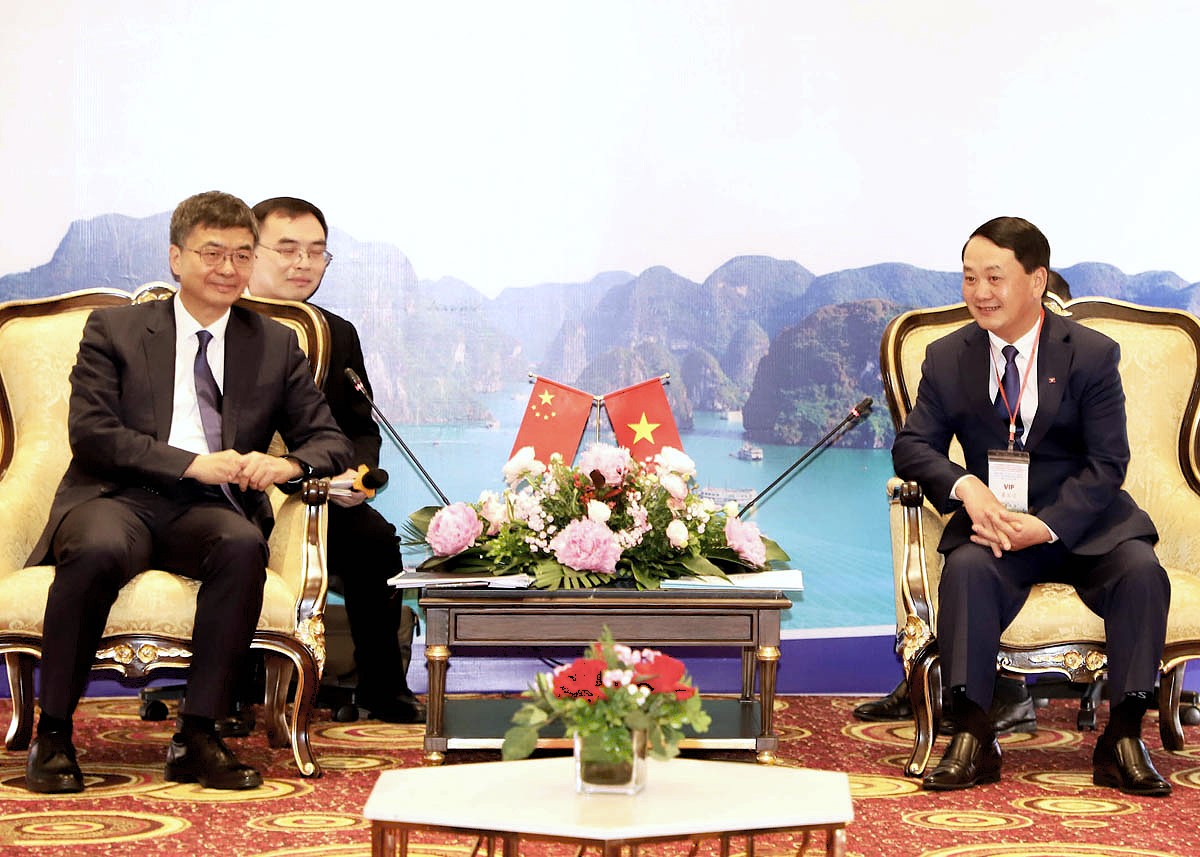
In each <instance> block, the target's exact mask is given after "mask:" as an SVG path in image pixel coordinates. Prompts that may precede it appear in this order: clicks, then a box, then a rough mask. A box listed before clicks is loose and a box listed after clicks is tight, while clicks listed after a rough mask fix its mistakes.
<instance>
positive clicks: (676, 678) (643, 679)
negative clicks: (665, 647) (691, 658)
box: [633, 651, 696, 700]
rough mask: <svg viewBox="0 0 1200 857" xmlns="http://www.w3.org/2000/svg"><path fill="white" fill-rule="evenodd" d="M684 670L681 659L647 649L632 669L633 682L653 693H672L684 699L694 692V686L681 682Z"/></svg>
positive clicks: (677, 697)
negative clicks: (642, 658)
mask: <svg viewBox="0 0 1200 857" xmlns="http://www.w3.org/2000/svg"><path fill="white" fill-rule="evenodd" d="M684 672H686V668H685V667H684V665H683V661H680V660H676V659H675V658H673V657H671V656H670V655H664V654H663V653H662V652H654V651H647V652H645V653H644V660H642V661H641V663H639V664H638V665H637V667H636V668H635V669H634V676H633V683H634V684H637V685H644V686H646V687H648V688H650V690H651V691H652V692H654V693H673V694H675V698H676V699H679V700H684V699H687V698H688V697H690V696H692V695H694V694H695V693H696V688H694V687H692V686H690V685H687V684H684V683H683V674H684Z"/></svg>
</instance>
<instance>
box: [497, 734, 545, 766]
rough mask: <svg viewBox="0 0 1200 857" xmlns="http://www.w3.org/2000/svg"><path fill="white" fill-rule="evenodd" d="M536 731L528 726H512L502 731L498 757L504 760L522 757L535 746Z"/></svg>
mask: <svg viewBox="0 0 1200 857" xmlns="http://www.w3.org/2000/svg"><path fill="white" fill-rule="evenodd" d="M537 739H538V732H537V730H536V729H533V728H531V727H528V726H514V727H513V728H511V729H509V730H508V731H507V732H505V733H504V743H503V744H502V745H501V746H500V757H501V758H502V759H504V761H506V762H511V761H513V760H514V759H524V758H525V757H526V756H528V755H529V754H530V753H532V752H533V751H534V750H535V749H536V748H537Z"/></svg>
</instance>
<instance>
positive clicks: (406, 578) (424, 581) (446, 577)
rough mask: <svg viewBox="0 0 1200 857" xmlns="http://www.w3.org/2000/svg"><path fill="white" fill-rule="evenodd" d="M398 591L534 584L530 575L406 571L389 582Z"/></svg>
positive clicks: (505, 587)
mask: <svg viewBox="0 0 1200 857" xmlns="http://www.w3.org/2000/svg"><path fill="white" fill-rule="evenodd" d="M388 583H389V584H390V585H391V586H394V587H396V588H397V589H421V588H424V587H427V586H428V587H439V588H441V587H448V586H453V587H461V588H471V589H482V588H485V587H486V588H488V589H528V588H529V586H530V584H532V583H533V576H532V575H529V574H501V575H495V574H454V573H452V572H447V573H440V572H435V571H410V570H405V571H402V572H400V573H399V574H397V575H396V576H395V577H393V578H391V579H390V580H388Z"/></svg>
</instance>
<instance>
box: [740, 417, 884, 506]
mask: <svg viewBox="0 0 1200 857" xmlns="http://www.w3.org/2000/svg"><path fill="white" fill-rule="evenodd" d="M872 404H873V402H872V400H871V397H870V396H868V397H867V398H865V399H863V400H862V401H861V402H859V403H858V404H857V405H855V406H854V407H853V408H851V409H850V413H848V414H847V415H846V416H845V417H844V418H843V419H842V421H841V422H840V423H838V424H837V425H835V426H834V427H833V428H831V429H830V430H829V431H828V432H827V433H826V434H825V436H824V437H823V438H821V439H820V440H818V441H817V442H816V443H814V444H813V445H812V446H811V447H809V448H808V451H807V452H805V453H804V455H802V456H800V457H799V458H797V459H796V460H795V461H794V462H792V465H791V467H789V468H788V469H787V470H785V471H783V473H780V474H779V475H778V476H777V477H775V481H774V482H772V483H771V484H770V485H768V486H767V487H766V488H764V489H763V490H761V491H759V492H758V494H757V495H755V497H754V499H752V500H751V501H750V502H749V503H747V504H746V505H745V506H743V507H742V510H741V511H740V512H738V514H737V516H738V517H739V518H740V517H742V516H743V515H745V514H746V513H747V512H748V511H750V507H752V506H753V505H754V504H755V503H757V502H758V501H759V500H761V499H762V498H763V497H765V496H766V495H767V493H768V492H770V490H771V489H772V488H774V487H775V486H776V485H778V484H779V483H780V482H782V481H783V479H784V477H785V476H787V475H788V474H789V473H791V472H792V471H793V470H795V469H796V468H797V467H799V466H800V465H801V464H803V463H804V462H805V461H806V460H807V459H808V458H809V457H811V456H812V455H813V453H816V452H818V451H820V450H822V449H824V448H825V447H826V446H828V445H829V444H830V443H832V442H833V440H832V439H833V438H834V435H836V434H837V433H838V432H840V431H842V430H843V429H845V430H846V431H849V430H850V429H851V428H853V427H854V425H855V424H857V423H858V421H859V420H861V419H862V418H863V417H865V416H866V415H867V414H869V413H870V412H871V405H872Z"/></svg>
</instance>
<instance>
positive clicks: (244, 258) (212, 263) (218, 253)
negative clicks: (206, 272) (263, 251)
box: [186, 247, 254, 268]
mask: <svg viewBox="0 0 1200 857" xmlns="http://www.w3.org/2000/svg"><path fill="white" fill-rule="evenodd" d="M186 249H188V250H189V251H191V252H192V253H195V254H196V255H197V256H199V257H200V261H201V262H203V263H204V265H205V267H207V268H215V267H217V266H218V265H220V264H222V263H224V261H225V260H226V259H229V260H230V261H231V262H233V267H235V268H249V267H250V266H251V265H253V264H254V252H253V251H252V250H241V249H239V250H222V249H221V248H220V247H201V248H200V249H199V250H193V249H192V248H191V247H188V248H186Z"/></svg>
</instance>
